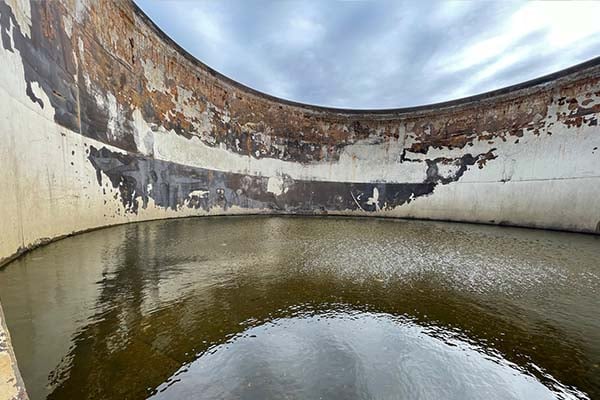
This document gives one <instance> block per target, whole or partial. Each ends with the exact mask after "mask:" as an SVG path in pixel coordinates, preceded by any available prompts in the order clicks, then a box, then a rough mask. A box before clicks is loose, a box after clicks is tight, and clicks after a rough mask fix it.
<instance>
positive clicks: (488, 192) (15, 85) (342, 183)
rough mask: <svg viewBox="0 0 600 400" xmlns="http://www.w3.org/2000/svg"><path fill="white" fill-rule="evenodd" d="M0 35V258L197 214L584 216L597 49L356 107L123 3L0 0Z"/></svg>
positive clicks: (541, 220) (594, 223)
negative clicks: (502, 80) (202, 58)
mask: <svg viewBox="0 0 600 400" xmlns="http://www.w3.org/2000/svg"><path fill="white" fill-rule="evenodd" d="M0 36H1V38H0V39H1V46H0V51H1V53H0V60H1V63H0V68H1V71H0V90H1V92H2V93H1V95H0V98H1V100H0V101H1V103H0V106H1V107H0V110H1V111H0V112H1V113H2V119H1V120H2V144H3V146H2V148H1V149H0V156H1V158H0V182H1V183H2V189H3V190H2V193H1V194H0V201H2V204H3V209H2V211H1V212H2V214H3V215H2V216H1V217H2V221H3V226H2V234H3V235H2V239H0V260H4V261H6V260H8V259H9V258H10V257H13V256H15V255H17V254H19V253H20V252H22V251H24V250H26V249H28V248H31V247H33V246H35V245H37V244H39V243H43V242H46V241H49V240H52V239H54V238H57V237H61V236H64V235H68V234H71V233H74V232H78V231H82V230H86V229H91V228H96V227H100V226H106V225H111V224H116V223H123V222H128V221H137V220H146V219H155V218H170V217H179V216H191V215H204V214H232V213H291V214H353V215H354V214H356V215H377V216H390V217H409V218H428V219H444V220H455V221H470V222H482V223H492V224H510V225H520V226H530V227H541V228H552V229H562V230H572V231H581V232H596V233H597V232H598V231H599V230H600V203H599V202H597V201H596V199H597V198H598V197H599V196H600V178H599V175H600V151H599V150H598V148H599V147H600V128H599V127H598V119H599V114H600V59H595V60H591V61H590V62H588V63H586V64H584V65H580V66H576V67H574V68H571V69H570V70H566V71H562V72H560V73H557V74H554V75H553V76H550V77H545V78H541V79H539V80H537V81H535V82H529V83H526V84H522V85H517V86H515V87H511V88H507V89H503V90H499V91H496V92H493V93H489V94H486V95H480V96H475V97H473V98H467V99H463V100H458V101H453V102H448V103H443V104H438V105H432V106H423V107H415V108H412V109H398V110H377V111H368V110H367V111H361V110H341V109H329V108H322V107H315V106H309V105H302V104H297V103H293V102H289V101H284V100H280V99H276V98H273V97H271V96H268V95H265V94H262V93H259V92H256V91H253V90H251V89H249V88H246V87H244V86H242V85H240V84H237V83H236V82H234V81H231V80H230V79H228V78H226V77H223V76H221V75H220V74H218V73H217V72H215V71H213V70H211V69H210V68H209V67H207V66H205V65H203V64H202V63H200V62H199V61H197V60H196V59H194V58H193V57H192V56H191V55H189V54H187V53H186V52H185V51H184V50H182V49H181V48H179V47H178V46H177V45H176V44H175V43H174V42H172V41H171V40H170V39H169V38H168V37H167V36H166V35H165V34H163V33H162V32H161V31H160V30H159V29H158V28H157V27H155V26H154V24H153V23H152V22H151V21H150V20H149V19H148V18H147V17H146V16H145V15H144V14H143V13H142V12H141V11H140V10H139V9H138V8H137V7H136V6H135V4H133V3H132V2H130V1H129V0H121V1H93V0H56V1H51V2H38V1H31V2H30V1H28V0H0ZM466 78H468V77H466Z"/></svg>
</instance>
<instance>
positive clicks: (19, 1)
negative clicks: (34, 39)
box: [3, 0, 31, 38]
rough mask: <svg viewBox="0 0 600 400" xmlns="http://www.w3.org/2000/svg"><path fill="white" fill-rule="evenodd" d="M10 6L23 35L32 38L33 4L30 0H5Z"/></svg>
mask: <svg viewBox="0 0 600 400" xmlns="http://www.w3.org/2000/svg"><path fill="white" fill-rule="evenodd" d="M3 1H5V2H6V4H8V5H9V7H10V9H11V10H12V12H13V14H14V15H15V19H16V20H17V24H18V25H19V28H21V32H23V35H25V36H28V37H29V38H31V4H30V3H29V0H3Z"/></svg>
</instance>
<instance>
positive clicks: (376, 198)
mask: <svg viewBox="0 0 600 400" xmlns="http://www.w3.org/2000/svg"><path fill="white" fill-rule="evenodd" d="M367 204H368V205H371V206H375V209H376V210H377V211H379V210H380V209H381V208H380V207H379V189H377V188H376V187H374V188H373V195H372V196H371V197H369V198H368V199H367Z"/></svg>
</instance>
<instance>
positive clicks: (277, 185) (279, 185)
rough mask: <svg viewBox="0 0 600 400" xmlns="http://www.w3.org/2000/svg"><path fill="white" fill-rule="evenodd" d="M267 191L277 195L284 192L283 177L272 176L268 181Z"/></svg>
mask: <svg viewBox="0 0 600 400" xmlns="http://www.w3.org/2000/svg"><path fill="white" fill-rule="evenodd" d="M267 192H270V193H273V194H274V195H275V196H279V195H280V194H282V193H284V186H283V179H281V178H280V177H279V176H272V177H270V178H269V181H268V182H267Z"/></svg>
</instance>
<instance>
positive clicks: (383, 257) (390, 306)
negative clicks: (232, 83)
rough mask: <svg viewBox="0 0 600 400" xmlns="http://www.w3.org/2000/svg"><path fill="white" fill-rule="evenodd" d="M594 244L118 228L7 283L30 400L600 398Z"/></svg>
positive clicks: (505, 232) (448, 234)
mask: <svg viewBox="0 0 600 400" xmlns="http://www.w3.org/2000/svg"><path fill="white" fill-rule="evenodd" d="M598 260H600V239H599V238H598V237H593V236H586V235H578V234H568V233H557V232H545V231H537V230H526V229H513V228H499V227H487V226H476V225H463V224H446V223H433V222H417V221H413V222H409V221H401V220H380V219H342V218H327V219H318V218H280V217H231V218H222V217H219V218H196V219H186V220H170V221H157V222H148V223H141V224H132V225H125V226H119V227H114V228H109V229H104V230H99V231H95V232H90V233H87V234H83V235H79V236H75V237H72V238H69V239H65V240H61V241H59V242H56V243H53V244H51V245H48V246H45V247H43V248H40V249H38V250H35V251H33V252H31V253H29V254H27V255H25V256H24V257H22V258H20V259H19V260H17V261H15V262H13V263H12V264H10V265H9V266H7V267H6V268H4V269H3V270H1V271H0V296H1V300H2V305H3V308H4V311H5V314H6V318H7V323H8V325H9V329H10V331H11V334H12V336H13V342H14V343H13V344H14V346H15V351H16V355H17V359H18V361H19V365H20V368H21V372H22V374H23V378H24V380H25V383H26V385H27V388H28V390H29V392H30V396H31V398H32V399H33V400H35V399H43V398H50V399H138V398H142V399H143V398H156V399H181V398H183V399H185V398H206V399H224V398H227V399H265V398H274V399H279V398H291V399H319V398H323V399H330V398H344V399H403V398H421V399H436V398H445V399H480V398H486V399H510V398H514V399H552V398H594V397H598V396H600V368H599V364H600V319H599V318H598V316H599V312H598V305H599V304H600V293H599V291H598V290H599V288H600V267H599V265H598V264H599V263H598Z"/></svg>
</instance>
